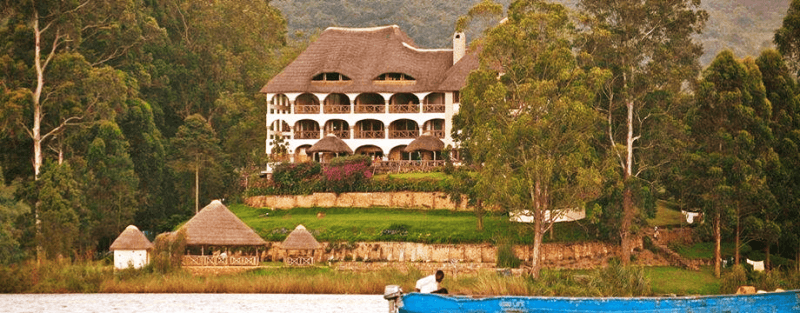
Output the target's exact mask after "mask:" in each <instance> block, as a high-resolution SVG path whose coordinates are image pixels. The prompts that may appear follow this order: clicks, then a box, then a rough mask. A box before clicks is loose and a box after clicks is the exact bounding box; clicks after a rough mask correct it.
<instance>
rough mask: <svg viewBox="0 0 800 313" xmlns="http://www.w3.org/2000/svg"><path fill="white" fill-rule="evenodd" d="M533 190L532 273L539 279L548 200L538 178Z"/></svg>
mask: <svg viewBox="0 0 800 313" xmlns="http://www.w3.org/2000/svg"><path fill="white" fill-rule="evenodd" d="M534 184H535V185H534V190H533V197H532V200H533V258H532V261H531V274H533V278H536V279H539V276H540V273H539V272H540V270H541V267H542V262H541V260H542V255H541V254H542V236H544V227H543V225H542V223H543V222H544V210H545V209H546V208H547V205H546V202H545V201H546V200H545V199H544V197H543V194H544V193H543V192H542V187H541V184H540V183H539V181H538V180H537V181H536V182H535V183H534Z"/></svg>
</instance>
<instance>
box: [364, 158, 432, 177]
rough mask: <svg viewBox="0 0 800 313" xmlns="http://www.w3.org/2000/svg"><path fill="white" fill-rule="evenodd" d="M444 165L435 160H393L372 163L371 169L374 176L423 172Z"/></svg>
mask: <svg viewBox="0 0 800 313" xmlns="http://www.w3.org/2000/svg"><path fill="white" fill-rule="evenodd" d="M444 165H445V161H444V160H435V161H433V160H428V161H409V160H393V161H378V162H372V167H373V168H374V170H375V174H385V173H408V172H415V171H425V170H430V169H433V168H436V167H442V166H444Z"/></svg>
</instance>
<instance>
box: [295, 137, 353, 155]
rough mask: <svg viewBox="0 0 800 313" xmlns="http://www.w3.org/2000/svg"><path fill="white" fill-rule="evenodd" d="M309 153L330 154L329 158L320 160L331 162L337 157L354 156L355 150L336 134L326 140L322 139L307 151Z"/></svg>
mask: <svg viewBox="0 0 800 313" xmlns="http://www.w3.org/2000/svg"><path fill="white" fill-rule="evenodd" d="M306 152H308V153H318V152H319V153H330V154H328V155H326V156H327V158H324V159H323V158H320V159H321V160H324V161H330V159H332V158H333V157H334V155H335V156H338V155H340V154H348V155H351V154H353V149H350V146H348V145H347V143H345V142H344V140H341V139H339V137H336V135H334V134H332V133H331V134H328V135H327V136H325V138H322V139H320V140H319V141H317V143H315V144H314V145H313V146H311V148H308V149H307V150H306Z"/></svg>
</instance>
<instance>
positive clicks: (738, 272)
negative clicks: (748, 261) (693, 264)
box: [719, 264, 747, 293]
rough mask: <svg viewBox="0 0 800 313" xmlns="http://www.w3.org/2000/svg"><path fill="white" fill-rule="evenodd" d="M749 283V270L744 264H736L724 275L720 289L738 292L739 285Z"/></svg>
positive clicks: (721, 290) (725, 291)
mask: <svg viewBox="0 0 800 313" xmlns="http://www.w3.org/2000/svg"><path fill="white" fill-rule="evenodd" d="M744 285H747V270H746V269H745V268H744V266H742V265H741V264H740V265H734V266H733V267H731V270H730V271H729V272H727V273H725V274H724V275H722V283H721V284H720V288H719V291H720V292H722V293H736V290H737V289H739V286H744Z"/></svg>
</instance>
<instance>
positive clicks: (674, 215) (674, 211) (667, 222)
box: [647, 200, 684, 228]
mask: <svg viewBox="0 0 800 313" xmlns="http://www.w3.org/2000/svg"><path fill="white" fill-rule="evenodd" d="M683 220H684V219H683V214H681V210H680V209H679V208H677V207H674V208H673V206H672V205H670V204H669V203H668V202H666V201H662V200H659V201H658V202H656V217H655V218H652V219H647V224H649V225H650V226H658V227H662V228H663V227H667V226H680V225H681V222H683Z"/></svg>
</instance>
